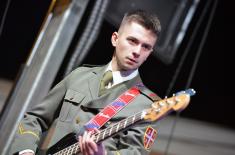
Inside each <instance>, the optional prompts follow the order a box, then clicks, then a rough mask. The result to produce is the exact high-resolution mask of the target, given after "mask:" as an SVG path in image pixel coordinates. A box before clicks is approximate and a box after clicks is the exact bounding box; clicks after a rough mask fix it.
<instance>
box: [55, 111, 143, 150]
mask: <svg viewBox="0 0 235 155" xmlns="http://www.w3.org/2000/svg"><path fill="white" fill-rule="evenodd" d="M143 116H144V111H141V112H139V113H136V114H134V115H132V116H130V117H128V118H126V119H123V120H121V121H120V122H117V123H115V124H113V125H111V126H110V127H107V128H105V129H103V130H100V132H99V133H94V134H93V135H94V141H95V142H96V143H100V142H102V141H104V140H105V139H107V138H109V137H111V136H113V135H114V134H116V133H118V132H119V131H122V130H124V129H126V128H127V127H129V126H132V125H134V124H135V123H137V122H139V121H141V120H142V119H143ZM80 151H81V150H80V147H79V143H78V142H77V143H74V144H72V145H70V146H69V147H66V148H64V149H63V150H61V151H59V152H57V153H55V155H68V154H76V153H79V152H80Z"/></svg>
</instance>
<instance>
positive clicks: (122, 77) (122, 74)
mask: <svg viewBox="0 0 235 155" xmlns="http://www.w3.org/2000/svg"><path fill="white" fill-rule="evenodd" d="M111 64H112V61H111V62H110V63H109V64H108V67H107V68H106V70H105V71H108V70H111V71H112V73H113V84H112V86H114V85H117V84H119V83H122V82H125V81H127V80H131V79H133V78H134V77H136V76H137V75H138V74H139V72H138V69H135V70H131V71H113V70H112V65H111Z"/></svg>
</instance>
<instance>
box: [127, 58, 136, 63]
mask: <svg viewBox="0 0 235 155" xmlns="http://www.w3.org/2000/svg"><path fill="white" fill-rule="evenodd" d="M127 59H128V60H129V61H130V62H132V63H137V61H136V60H134V59H131V58H127Z"/></svg>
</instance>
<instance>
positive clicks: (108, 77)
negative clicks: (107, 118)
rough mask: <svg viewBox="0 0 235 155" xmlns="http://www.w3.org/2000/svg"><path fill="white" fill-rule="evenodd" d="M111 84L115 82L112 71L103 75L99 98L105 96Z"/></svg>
mask: <svg viewBox="0 0 235 155" xmlns="http://www.w3.org/2000/svg"><path fill="white" fill-rule="evenodd" d="M110 82H113V74H112V71H110V70H109V71H107V72H105V73H104V75H103V79H102V80H101V82H100V91H99V96H101V95H103V94H104V93H105V92H106V90H107V88H106V87H107V86H108V84H109V83H110Z"/></svg>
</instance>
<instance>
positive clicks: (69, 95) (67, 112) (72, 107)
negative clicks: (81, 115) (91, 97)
mask: <svg viewBox="0 0 235 155" xmlns="http://www.w3.org/2000/svg"><path fill="white" fill-rule="evenodd" d="M84 98H85V95H84V94H82V93H80V92H77V91H75V90H72V89H68V90H67V92H66V94H65V97H64V102H63V105H62V108H61V112H60V116H59V119H60V121H62V122H70V121H72V120H73V118H74V117H75V116H76V113H77V111H78V108H79V107H80V106H79V105H80V103H81V102H82V101H83V99H84Z"/></svg>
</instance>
